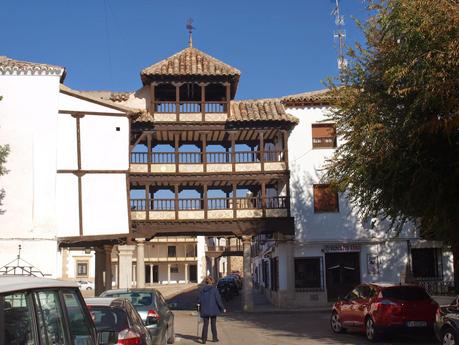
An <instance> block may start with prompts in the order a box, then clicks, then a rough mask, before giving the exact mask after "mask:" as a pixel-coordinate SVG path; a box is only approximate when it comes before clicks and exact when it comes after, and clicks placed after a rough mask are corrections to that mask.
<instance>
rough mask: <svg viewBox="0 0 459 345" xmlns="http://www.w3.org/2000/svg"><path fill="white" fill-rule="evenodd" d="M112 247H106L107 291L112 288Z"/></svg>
mask: <svg viewBox="0 0 459 345" xmlns="http://www.w3.org/2000/svg"><path fill="white" fill-rule="evenodd" d="M112 249H113V246H112V245H105V246H104V251H105V282H104V283H105V284H104V285H105V290H110V289H111V288H112V277H113V275H112Z"/></svg>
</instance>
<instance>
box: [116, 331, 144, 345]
mask: <svg viewBox="0 0 459 345" xmlns="http://www.w3.org/2000/svg"><path fill="white" fill-rule="evenodd" d="M141 342H142V339H141V338H140V334H138V333H136V332H134V331H131V330H130V329H125V330H123V331H121V332H119V333H118V342H117V344H122V345H140V343H141Z"/></svg>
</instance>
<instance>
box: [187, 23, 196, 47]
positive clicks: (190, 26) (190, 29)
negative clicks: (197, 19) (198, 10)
mask: <svg viewBox="0 0 459 345" xmlns="http://www.w3.org/2000/svg"><path fill="white" fill-rule="evenodd" d="M186 29H187V30H188V34H189V36H188V47H190V48H191V47H192V46H193V30H195V29H196V28H195V27H194V26H193V18H189V19H188V20H187V22H186Z"/></svg>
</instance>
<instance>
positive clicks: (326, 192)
mask: <svg viewBox="0 0 459 345" xmlns="http://www.w3.org/2000/svg"><path fill="white" fill-rule="evenodd" d="M313 192H314V212H315V213H321V212H339V203H338V193H336V192H334V191H332V190H331V188H330V185H328V184H315V185H314V186H313Z"/></svg>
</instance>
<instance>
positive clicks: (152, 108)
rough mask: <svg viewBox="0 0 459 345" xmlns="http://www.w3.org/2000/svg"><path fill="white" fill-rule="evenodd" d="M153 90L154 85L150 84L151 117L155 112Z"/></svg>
mask: <svg viewBox="0 0 459 345" xmlns="http://www.w3.org/2000/svg"><path fill="white" fill-rule="evenodd" d="M155 89H156V83H151V84H150V114H151V115H153V117H154V113H155V111H156V104H155V102H156V98H155Z"/></svg>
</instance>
